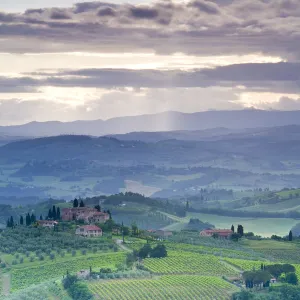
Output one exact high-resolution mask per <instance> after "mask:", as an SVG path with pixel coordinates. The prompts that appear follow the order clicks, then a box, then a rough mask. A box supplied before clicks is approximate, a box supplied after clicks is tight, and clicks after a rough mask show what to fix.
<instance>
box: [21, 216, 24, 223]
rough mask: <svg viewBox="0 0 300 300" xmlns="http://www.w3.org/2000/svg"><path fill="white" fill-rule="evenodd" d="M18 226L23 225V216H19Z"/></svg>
mask: <svg viewBox="0 0 300 300" xmlns="http://www.w3.org/2000/svg"><path fill="white" fill-rule="evenodd" d="M20 225H24V218H23V216H20Z"/></svg>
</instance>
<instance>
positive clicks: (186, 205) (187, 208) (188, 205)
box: [185, 201, 190, 211]
mask: <svg viewBox="0 0 300 300" xmlns="http://www.w3.org/2000/svg"><path fill="white" fill-rule="evenodd" d="M189 208H190V203H189V201H186V203H185V210H186V211H188V210H189Z"/></svg>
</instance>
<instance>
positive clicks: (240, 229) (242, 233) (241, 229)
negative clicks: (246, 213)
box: [237, 225, 244, 236]
mask: <svg viewBox="0 0 300 300" xmlns="http://www.w3.org/2000/svg"><path fill="white" fill-rule="evenodd" d="M237 233H238V234H239V235H240V236H243V235H244V227H243V226H242V225H238V228H237Z"/></svg>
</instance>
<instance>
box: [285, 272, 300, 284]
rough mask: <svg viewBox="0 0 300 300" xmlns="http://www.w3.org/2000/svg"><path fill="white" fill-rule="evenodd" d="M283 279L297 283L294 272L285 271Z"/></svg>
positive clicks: (290, 282)
mask: <svg viewBox="0 0 300 300" xmlns="http://www.w3.org/2000/svg"><path fill="white" fill-rule="evenodd" d="M285 281H286V282H287V283H289V284H293V285H297V284H298V277H297V275H296V274H295V273H287V274H286V276H285Z"/></svg>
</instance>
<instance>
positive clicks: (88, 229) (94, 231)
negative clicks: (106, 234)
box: [75, 225, 103, 237]
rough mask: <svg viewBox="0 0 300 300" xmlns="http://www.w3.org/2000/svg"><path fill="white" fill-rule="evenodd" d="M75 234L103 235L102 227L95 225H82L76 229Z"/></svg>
mask: <svg viewBox="0 0 300 300" xmlns="http://www.w3.org/2000/svg"><path fill="white" fill-rule="evenodd" d="M75 234H77V235H81V236H87V237H94V236H102V235H103V232H102V229H101V228H100V227H98V226H95V225H85V226H80V227H78V228H77V229H76V232H75Z"/></svg>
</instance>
